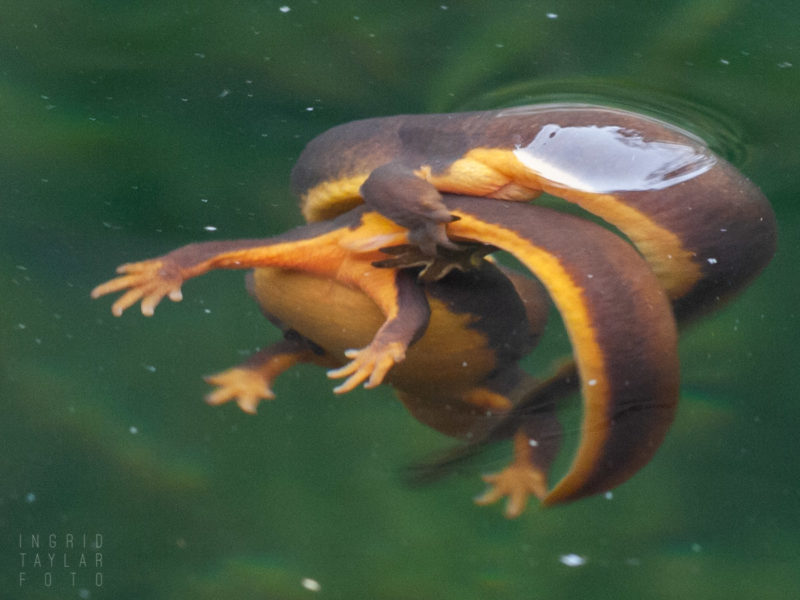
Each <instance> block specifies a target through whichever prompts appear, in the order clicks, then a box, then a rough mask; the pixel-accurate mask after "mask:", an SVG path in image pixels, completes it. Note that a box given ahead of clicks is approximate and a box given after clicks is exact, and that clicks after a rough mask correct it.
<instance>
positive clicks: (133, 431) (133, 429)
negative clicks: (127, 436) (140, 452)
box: [128, 425, 139, 435]
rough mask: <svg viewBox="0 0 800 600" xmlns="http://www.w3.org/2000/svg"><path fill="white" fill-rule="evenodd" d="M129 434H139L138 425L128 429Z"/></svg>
mask: <svg viewBox="0 0 800 600" xmlns="http://www.w3.org/2000/svg"><path fill="white" fill-rule="evenodd" d="M128 432H129V433H131V434H132V435H136V434H137V433H139V428H138V427H137V426H136V425H131V426H130V427H128Z"/></svg>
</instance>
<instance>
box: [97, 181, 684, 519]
mask: <svg viewBox="0 0 800 600" xmlns="http://www.w3.org/2000/svg"><path fill="white" fill-rule="evenodd" d="M442 202H443V205H444V206H445V208H446V210H447V211H448V213H449V214H452V215H454V216H455V217H457V219H455V220H451V221H450V222H449V223H448V224H447V226H446V234H447V235H448V237H449V238H450V239H452V240H454V241H456V242H458V243H462V242H466V243H476V244H490V245H491V246H492V247H495V248H500V249H502V250H505V251H507V252H509V253H511V254H512V255H514V256H515V257H516V258H517V259H518V260H519V261H520V262H521V263H522V264H523V265H525V267H527V268H528V269H529V270H530V271H531V272H532V273H533V274H534V275H535V276H536V277H537V278H538V279H539V281H540V282H541V283H542V284H543V286H544V287H545V288H546V290H547V292H548V294H549V296H550V297H551V298H552V300H553V302H554V303H555V305H556V307H557V308H558V310H559V311H560V312H561V315H562V318H563V321H564V324H565V327H566V329H567V332H568V335H569V337H570V340H571V343H572V347H573V352H574V357H575V361H576V365H577V372H578V377H579V379H580V384H581V390H582V394H583V407H584V416H583V426H582V437H581V440H580V444H579V447H578V449H577V452H576V456H575V458H574V460H573V463H572V465H571V467H570V469H569V471H568V472H567V473H566V475H564V477H563V478H562V479H561V480H560V481H559V482H558V483H557V484H556V485H555V486H553V487H552V488H550V487H548V485H547V471H548V470H549V467H550V463H551V461H552V457H553V455H554V454H555V451H556V450H557V448H558V443H559V435H558V434H557V433H554V432H557V427H556V426H555V425H554V423H555V415H554V413H553V410H551V409H548V408H547V407H543V408H542V410H541V412H540V414H539V415H537V416H536V418H529V419H526V420H525V421H524V422H521V423H520V426H519V428H518V430H517V431H516V432H515V433H514V460H513V462H512V463H511V464H510V465H509V466H508V467H507V468H505V469H503V470H502V471H501V472H500V473H497V474H495V475H493V476H489V477H488V478H487V481H488V482H489V484H490V489H489V490H488V492H487V493H486V494H485V495H484V496H483V497H482V498H481V499H480V501H481V502H491V501H494V500H497V499H499V498H501V497H503V496H509V498H510V501H509V504H508V507H507V514H508V515H509V516H516V515H518V514H519V513H520V512H521V511H522V509H523V507H524V506H525V501H526V499H527V497H528V496H529V495H534V496H537V497H539V498H541V499H542V500H543V502H544V503H545V504H554V503H558V502H566V501H569V500H575V499H577V498H580V497H583V496H586V495H590V494H594V493H597V492H601V491H605V490H608V489H610V488H612V487H614V486H615V485H618V484H619V483H621V482H623V481H625V480H626V479H628V478H629V477H630V476H631V475H632V474H633V473H635V472H636V471H637V470H638V469H639V468H640V467H641V466H642V465H643V464H645V463H646V462H647V461H648V460H649V459H650V458H651V457H652V455H653V453H654V452H655V450H656V449H657V447H658V445H659V443H660V442H661V440H662V438H663V436H664V435H665V433H666V431H667V429H668V427H669V424H670V423H671V421H672V419H673V416H674V412H675V408H676V404H677V398H678V379H679V377H678V361H677V349H676V346H677V334H676V327H675V321H674V316H673V313H672V310H671V305H670V302H669V299H668V296H667V295H666V293H665V292H664V290H663V288H662V286H661V285H660V283H659V281H658V279H657V278H656V277H655V275H654V274H653V272H652V270H651V269H650V268H649V266H648V264H647V263H646V262H645V261H644V260H643V259H642V258H641V257H640V256H639V255H638V254H637V253H636V251H635V250H634V249H633V248H632V247H631V246H630V245H628V244H627V243H626V242H625V241H623V240H622V239H621V238H619V237H618V236H616V235H614V234H613V233H611V232H609V231H607V230H605V229H603V228H601V227H599V226H598V225H596V224H594V223H591V222H589V221H586V220H584V219H581V218H579V217H576V216H572V215H567V214H561V213H559V212H557V211H553V210H551V209H548V208H543V207H536V206H526V205H522V204H514V203H509V202H503V201H497V200H489V199H483V198H469V197H458V196H444V197H442ZM408 241H409V240H408V232H407V230H406V229H405V228H402V227H400V226H399V225H397V224H396V223H394V222H392V221H390V220H388V219H386V218H385V217H382V216H381V215H380V214H378V213H376V212H375V211H372V210H369V209H368V208H366V207H364V208H361V209H356V210H353V211H350V212H348V213H346V214H343V215H341V216H340V217H337V218H335V219H333V220H330V221H323V222H320V223H313V224H310V225H307V226H305V227H301V228H298V229H296V230H293V231H291V232H288V233H286V234H283V235H279V236H276V237H273V238H269V239H263V240H240V241H231V242H206V243H199V244H192V245H189V246H185V247H183V248H180V249H178V250H175V251H173V252H170V253H168V254H166V255H164V256H162V257H160V258H156V259H151V260H148V261H144V262H139V263H131V264H127V265H123V266H121V267H120V268H119V269H118V272H119V273H120V276H119V277H117V278H115V279H113V280H111V281H109V282H107V283H105V284H102V285H100V286H98V287H97V288H95V289H94V290H93V292H92V296H93V297H98V296H102V295H104V294H108V293H113V292H124V293H123V295H122V296H121V297H120V298H119V299H118V300H117V301H116V302H115V303H114V305H113V309H112V310H113V312H114V314H115V315H120V314H121V313H122V312H123V311H124V310H125V309H126V308H128V307H130V306H132V305H133V304H135V303H136V302H138V301H141V309H142V312H143V313H144V314H147V315H150V314H152V313H153V310H154V308H155V307H156V305H157V304H158V303H159V301H160V300H161V299H162V298H163V297H164V296H168V297H170V298H171V299H172V300H179V299H180V297H181V285H182V283H183V281H185V280H186V279H189V278H191V277H195V276H198V275H201V274H203V273H205V272H207V271H209V270H211V269H216V268H227V269H249V268H255V269H256V270H255V272H254V275H253V278H252V281H251V283H250V288H251V291H252V292H253V293H254V295H255V296H256V298H257V299H258V301H259V303H260V305H261V306H262V308H263V309H264V311H265V312H266V313H267V314H268V315H269V316H270V317H271V318H272V319H273V320H275V321H276V322H277V323H279V324H280V325H281V327H283V328H284V330H285V331H287V334H288V335H287V337H286V338H285V340H284V341H282V342H279V343H278V344H277V345H276V346H273V347H271V348H268V349H267V350H265V351H263V352H262V353H260V354H259V355H257V356H256V357H254V358H253V359H252V360H251V361H249V362H248V363H245V364H244V365H240V366H239V367H235V368H233V369H231V370H228V371H226V372H223V373H221V374H218V375H216V376H214V377H212V378H211V382H212V383H214V384H216V385H217V386H219V387H218V388H217V390H216V391H215V392H213V393H212V394H211V396H210V400H211V402H212V403H220V402H224V401H226V400H234V399H235V400H237V401H238V402H239V404H240V406H242V408H244V409H245V410H249V411H253V410H255V406H256V404H257V403H258V401H259V400H260V399H262V398H268V397H271V396H272V391H271V384H272V381H273V380H274V378H275V377H276V376H277V375H278V374H279V373H280V372H282V371H283V370H285V369H286V368H288V367H290V366H291V365H292V364H294V363H296V362H298V361H309V362H314V363H317V364H321V365H325V366H330V367H339V368H337V369H335V370H334V371H332V373H331V374H332V375H333V376H336V377H346V379H345V382H344V383H343V384H342V385H340V386H339V387H338V388H337V391H339V392H343V391H347V390H350V389H352V388H353V387H355V386H356V385H358V384H359V383H361V382H366V385H367V386H370V387H371V386H374V385H377V384H379V383H381V382H382V381H384V379H385V380H386V382H388V383H390V384H391V385H393V386H394V387H395V388H396V389H397V390H398V392H399V394H400V398H401V400H403V402H404V403H405V404H406V406H407V407H408V408H409V410H410V412H411V413H412V414H413V415H414V416H415V417H417V418H418V419H420V420H422V421H423V422H425V423H427V424H428V425H431V426H432V427H435V428H436V429H438V430H440V431H443V432H444V433H448V434H450V435H457V436H461V437H467V436H474V435H481V434H482V433H483V432H485V431H487V430H488V428H489V423H490V420H489V419H487V412H488V413H492V414H498V413H502V412H503V411H507V410H508V409H510V408H511V407H512V406H513V404H514V403H515V402H518V401H528V402H529V401H530V398H531V396H536V394H537V393H538V391H537V390H540V389H541V386H537V384H535V383H531V381H530V380H529V379H528V378H526V377H524V376H523V374H522V373H521V371H520V369H519V367H518V366H517V361H518V360H519V358H520V357H521V356H522V355H524V354H525V353H526V352H527V351H528V350H529V349H530V348H531V347H532V345H533V343H534V341H535V339H536V336H537V335H538V333H539V331H540V330H541V328H542V327H543V323H544V315H545V313H546V305H545V304H544V302H543V301H542V298H541V292H539V291H538V288H536V287H535V286H534V285H533V284H531V283H530V282H527V283H526V282H525V281H524V280H520V279H519V278H518V277H513V278H509V277H508V276H506V275H505V274H503V273H502V272H501V271H499V270H498V269H497V268H496V267H494V266H492V265H491V264H490V263H488V262H486V261H485V260H477V261H476V266H475V267H474V268H472V269H470V270H468V271H466V272H464V273H450V274H449V275H448V276H445V277H442V278H441V279H440V280H438V281H431V282H424V281H420V280H419V279H418V278H417V277H416V273H415V272H414V271H413V270H410V269H405V268H392V267H389V268H387V267H375V266H373V263H374V262H381V260H383V259H385V258H386V257H387V256H388V255H386V254H385V253H383V252H381V250H380V248H383V247H387V246H389V247H391V246H397V245H401V244H407V243H408ZM353 347H361V350H355V351H354V350H350V348H353ZM348 359H350V362H348ZM398 363H399V364H398ZM341 365H344V366H341Z"/></svg>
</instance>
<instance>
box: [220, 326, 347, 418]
mask: <svg viewBox="0 0 800 600" xmlns="http://www.w3.org/2000/svg"><path fill="white" fill-rule="evenodd" d="M292 334H293V332H291V331H290V332H287V338H286V339H283V340H281V341H280V342H277V343H275V344H272V345H271V346H269V347H267V348H264V349H263V350H261V351H259V352H256V353H255V354H253V355H252V356H251V357H250V358H249V359H248V360H246V361H245V362H243V363H242V364H240V365H236V366H235V367H231V368H230V369H226V370H225V371H221V372H219V373H215V374H213V375H208V376H207V377H204V379H205V381H206V383H209V384H211V385H214V386H217V387H216V389H215V390H213V391H212V392H209V393H208V394H207V395H206V402H208V404H211V405H212V406H217V405H219V404H224V403H225V402H230V401H231V400H234V401H236V404H237V405H238V406H239V408H241V409H242V410H243V411H244V412H246V413H250V414H255V412H256V409H257V407H258V404H259V403H260V402H261V400H272V399H273V398H275V392H273V391H272V384H273V383H274V382H275V380H276V379H277V378H278V376H279V375H280V374H281V373H283V372H284V371H287V370H288V369H290V368H291V367H293V366H294V365H296V364H298V363H313V364H317V365H321V366H331V365H332V364H334V363H333V361H331V360H330V359H329V358H328V357H327V356H326V355H325V354H322V353H320V351H318V350H316V349H315V348H314V347H313V346H312V344H311V343H309V342H308V341H307V340H306V339H304V338H303V337H301V336H299V335H292Z"/></svg>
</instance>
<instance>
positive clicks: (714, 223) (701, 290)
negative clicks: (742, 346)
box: [292, 104, 776, 320]
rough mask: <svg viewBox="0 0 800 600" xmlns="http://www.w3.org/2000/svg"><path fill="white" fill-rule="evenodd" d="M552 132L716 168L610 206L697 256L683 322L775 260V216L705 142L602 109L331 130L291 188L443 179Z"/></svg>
mask: <svg viewBox="0 0 800 600" xmlns="http://www.w3.org/2000/svg"><path fill="white" fill-rule="evenodd" d="M548 125H550V126H552V125H557V126H558V127H561V128H567V127H598V128H602V127H618V128H620V129H622V130H625V131H626V132H631V133H633V134H635V135H638V136H640V139H641V140H642V141H643V142H644V143H649V142H668V143H673V144H678V145H680V146H684V147H686V148H688V149H690V150H691V151H693V152H696V153H697V155H698V156H704V157H708V159H709V161H711V162H713V166H712V167H711V168H710V169H709V170H707V171H705V172H704V173H702V174H700V175H698V176H696V177H694V178H691V179H688V180H686V181H684V182H682V183H677V184H675V185H672V186H668V187H664V188H660V189H653V190H639V191H618V192H613V196H614V197H615V198H616V199H618V200H620V201H621V202H623V203H624V204H626V205H629V206H631V207H633V208H635V209H636V210H637V211H639V212H641V213H642V214H644V215H646V216H648V217H649V218H650V219H651V220H652V221H653V222H655V223H656V224H658V225H660V226H662V227H663V228H665V229H667V230H669V231H671V232H673V233H674V234H675V235H676V236H677V237H678V238H679V239H680V240H681V242H682V244H683V247H684V248H685V249H686V250H688V251H690V252H691V253H692V254H693V259H692V260H693V262H694V263H695V264H696V265H698V267H699V268H700V270H701V279H700V281H699V282H698V283H697V284H696V285H695V286H694V287H693V288H692V289H691V290H689V292H687V293H686V294H685V295H684V296H683V297H681V298H676V299H675V310H676V313H677V315H678V317H679V319H682V320H683V319H685V318H689V317H694V316H696V315H699V314H702V313H705V312H707V311H708V310H710V309H712V308H714V307H715V306H716V305H718V303H719V302H720V301H721V300H724V299H725V298H727V297H729V296H731V295H732V294H733V293H735V292H736V291H737V290H739V289H741V288H743V287H744V286H745V285H746V284H747V283H748V282H749V281H750V280H751V279H752V278H753V277H754V276H755V275H757V274H758V273H759V272H760V271H761V270H762V269H763V267H764V266H765V265H766V264H767V263H768V262H769V260H770V258H771V257H772V255H773V254H774V250H775V244H776V225H775V217H774V214H773V212H772V208H771V207H770V205H769V203H768V202H767V200H766V198H764V196H763V195H762V194H761V192H760V191H759V190H758V188H756V186H754V185H753V184H752V182H750V181H749V180H748V179H747V178H746V177H744V176H743V175H742V174H741V173H739V172H738V171H737V170H736V169H735V168H734V167H733V166H731V165H730V164H729V163H727V162H726V161H725V160H723V159H722V158H720V157H718V156H716V155H714V154H713V153H712V152H711V150H709V149H708V148H707V147H706V146H705V145H704V144H703V142H702V141H700V140H698V139H697V138H695V137H693V136H691V135H690V134H688V133H687V132H685V131H683V130H681V129H679V128H677V127H674V126H671V125H669V124H667V123H664V122H662V121H659V120H656V119H652V118H649V117H645V116H642V115H638V114H635V113H631V112H627V111H622V110H617V109H609V108H605V107H599V106H589V105H579V104H562V105H540V106H534V107H517V108H512V109H503V110H496V111H485V112H465V113H453V114H432V115H398V116H392V117H382V118H374V119H366V120H361V121H354V122H352V123H347V124H344V125H340V126H337V127H334V128H332V129H330V130H328V131H326V132H325V133H323V134H321V135H320V136H318V137H317V138H315V139H313V140H312V141H311V142H310V143H309V144H308V146H307V147H306V149H305V150H304V151H303V153H302V154H301V156H300V158H299V160H298V162H297V165H296V166H295V168H294V170H293V172H292V189H293V191H294V192H295V193H297V194H298V195H300V196H303V194H305V193H306V192H308V191H309V190H310V189H312V188H314V187H315V186H317V185H318V184H320V183H323V182H332V181H337V180H340V179H345V178H348V177H353V176H358V175H366V174H369V173H371V172H372V171H373V170H375V169H376V168H378V167H380V166H382V165H387V164H390V163H391V164H397V165H401V166H403V167H407V168H409V169H417V168H419V167H420V166H421V165H428V166H430V168H431V171H432V172H433V173H434V174H436V173H442V172H445V171H446V170H447V168H448V167H449V166H450V165H452V164H453V163H454V162H455V161H456V160H458V159H459V158H462V157H463V156H464V155H465V154H466V153H467V152H469V151H470V150H473V149H475V148H490V149H495V148H497V149H506V150H514V149H517V148H524V147H526V146H527V145H528V144H530V143H531V141H532V140H534V139H535V138H536V136H537V134H539V133H540V131H541V130H542V128H543V127H546V126H548ZM591 152H597V150H585V149H583V148H582V147H575V148H574V153H570V155H569V157H568V160H569V161H571V162H570V163H569V164H568V166H567V170H568V171H572V172H573V173H577V174H580V173H581V172H582V171H583V170H584V169H585V168H586V165H591V164H592V162H593V161H596V160H597V159H598V157H597V156H596V155H593V154H592V153H591ZM627 159H628V157H626V156H624V155H621V156H619V164H616V163H615V162H614V161H612V162H611V163H609V171H610V172H612V173H616V172H618V173H619V174H620V176H621V177H623V176H624V174H625V172H626V169H627V165H626V164H625V162H626V160H627ZM601 160H604V161H606V162H607V161H608V160H609V158H608V156H604V157H602V158H601ZM604 164H605V163H604ZM400 184H401V182H400V181H399V180H398V186H399V185H400ZM568 192H569V190H567V191H566V193H565V197H567V196H568V195H569V193H568ZM398 196H402V193H400V194H398ZM340 201H341V199H335V200H334V199H332V200H331V202H332V203H336V202H340ZM351 206H352V203H350V204H344V203H343V204H342V210H347V209H349V208H350V207H351ZM379 210H381V212H384V214H386V215H387V216H389V217H390V218H393V219H396V220H398V222H401V219H400V216H401V213H402V212H403V209H402V207H398V211H397V212H396V213H393V212H392V211H391V210H390V209H389V208H387V207H380V208H379ZM409 210H412V207H409ZM414 223H415V222H414ZM404 224H405V225H406V226H408V225H409V224H408V223H404ZM627 233H631V232H627Z"/></svg>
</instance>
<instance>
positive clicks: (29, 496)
mask: <svg viewBox="0 0 800 600" xmlns="http://www.w3.org/2000/svg"><path fill="white" fill-rule="evenodd" d="M25 502H27V503H28V504H31V503H33V502H36V494H34V493H33V492H28V493H27V494H25Z"/></svg>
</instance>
